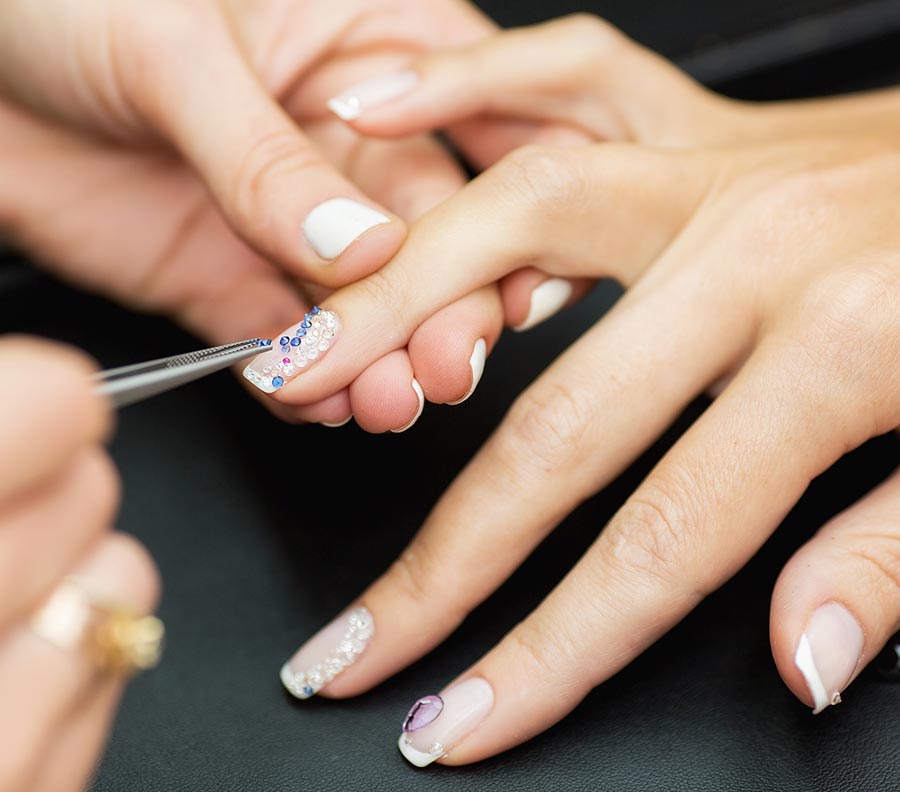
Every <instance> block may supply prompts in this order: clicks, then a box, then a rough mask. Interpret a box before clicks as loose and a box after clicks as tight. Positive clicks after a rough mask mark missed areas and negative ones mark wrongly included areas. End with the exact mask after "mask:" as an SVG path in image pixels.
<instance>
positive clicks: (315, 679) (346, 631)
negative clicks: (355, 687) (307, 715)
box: [281, 607, 375, 699]
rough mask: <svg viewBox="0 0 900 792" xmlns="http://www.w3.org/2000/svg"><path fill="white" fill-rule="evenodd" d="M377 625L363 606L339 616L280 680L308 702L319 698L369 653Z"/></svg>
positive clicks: (298, 655)
mask: <svg viewBox="0 0 900 792" xmlns="http://www.w3.org/2000/svg"><path fill="white" fill-rule="evenodd" d="M374 634H375V623H374V622H373V620H372V614H371V613H369V611H368V610H366V609H365V608H363V607H358V608H352V609H350V610H348V611H345V612H344V613H342V614H341V615H340V616H338V617H337V618H336V619H335V620H334V621H333V622H331V623H330V624H329V625H327V626H326V627H323V628H322V629H321V630H319V632H317V633H316V634H315V635H314V636H313V637H312V638H310V639H309V640H308V641H307V642H306V643H305V644H303V646H301V647H300V649H299V650H298V651H297V653H296V654H295V655H294V656H293V657H292V658H291V659H290V660H288V661H287V662H286V663H285V664H284V666H282V669H281V681H282V683H283V684H284V686H285V687H286V688H287V689H288V691H289V692H290V693H291V695H294V696H296V697H297V698H299V699H308V698H309V697H310V696H314V695H316V693H318V692H319V691H320V690H321V689H322V688H323V687H325V685H327V684H328V683H329V682H331V680H332V679H334V678H335V677H336V676H337V675H338V674H340V673H341V672H342V671H343V670H344V669H345V668H347V667H348V666H351V665H353V664H354V663H355V662H356V660H357V659H358V658H359V656H360V655H361V654H362V653H363V652H365V651H366V647H368V645H369V642H370V641H371V640H372V636H373V635H374Z"/></svg>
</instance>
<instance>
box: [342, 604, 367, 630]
mask: <svg viewBox="0 0 900 792" xmlns="http://www.w3.org/2000/svg"><path fill="white" fill-rule="evenodd" d="M347 623H348V624H349V625H350V627H351V628H353V629H354V630H358V629H360V628H361V627H371V626H372V617H371V616H370V615H369V612H368V611H367V610H366V609H365V608H356V609H355V610H354V611H353V612H352V613H351V614H350V618H349V619H347Z"/></svg>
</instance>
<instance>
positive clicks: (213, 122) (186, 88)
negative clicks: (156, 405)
mask: <svg viewBox="0 0 900 792" xmlns="http://www.w3.org/2000/svg"><path fill="white" fill-rule="evenodd" d="M492 29H493V26H492V25H491V23H490V22H489V21H488V20H486V19H485V18H484V17H483V16H482V15H481V14H480V13H479V12H477V11H476V10H475V9H474V8H473V7H471V6H469V5H468V4H466V3H463V2H459V0H429V2H427V3H422V2H419V0H378V2H375V3H372V2H368V1H364V0H340V1H339V2H332V1H331V0H301V1H299V2H298V1H297V0H262V1H261V2H240V0H200V1H199V2H194V0H158V1H155V2H152V3H144V2H134V1H133V0H79V1H78V2H71V1H70V0H52V2H45V3H42V4H41V5H40V6H36V5H35V4H34V3H33V2H30V0H11V1H10V2H6V3H3V5H2V8H0V91H2V94H3V96H4V99H3V100H2V103H0V228H2V230H3V231H4V232H5V233H6V234H7V236H9V237H11V238H12V239H13V240H14V241H15V242H17V243H18V244H19V245H21V246H22V247H24V248H25V249H26V250H27V251H28V252H29V253H31V254H32V255H33V256H34V257H35V258H37V259H39V260H40V261H42V262H44V263H45V264H47V265H48V266H50V267H51V268H52V269H53V270H54V272H56V273H57V274H60V275H62V276H64V277H66V278H69V279H71V280H74V281H76V282H77V283H79V284H80V285H82V286H87V287H90V288H93V289H95V290H98V291H101V292H103V293H106V294H108V295H111V296H113V297H115V298H117V299H120V300H123V301H125V302H127V303H130V304H133V305H135V306H137V307H138V308H142V309H148V310H153V311H160V312H165V313H168V314H171V315H173V316H174V317H175V318H176V319H177V320H178V321H180V322H181V323H182V324H184V325H185V326H187V327H188V328H189V329H191V330H193V331H195V332H197V333H199V334H200V335H202V336H204V337H206V338H208V339H209V340H210V341H212V342H214V343H224V342H229V341H233V340H235V339H239V338H246V337H253V336H257V335H275V336H276V338H280V336H281V332H282V331H283V330H284V328H285V327H287V326H288V325H289V324H298V323H299V322H300V321H301V320H302V319H303V316H304V314H305V312H306V311H308V310H309V309H310V308H311V307H312V304H313V303H314V302H315V301H317V300H319V299H321V298H322V297H323V296H325V295H326V294H327V293H328V292H329V291H330V290H331V289H332V288H334V287H337V286H341V285H344V284H347V283H350V282H352V281H355V280H357V279H359V278H360V277H362V276H364V275H367V274H369V273H371V272H373V271H375V270H377V269H378V268H379V267H380V266H381V265H382V264H384V262H386V261H387V260H388V259H389V258H390V257H391V256H392V255H393V254H394V253H395V252H396V250H397V248H398V246H399V245H400V244H401V242H402V240H403V238H404V236H405V233H406V227H405V224H404V221H406V220H411V219H415V218H416V217H418V216H419V215H421V214H422V213H423V212H424V211H425V210H427V209H429V208H431V207H432V206H433V205H435V204H436V203H438V202H440V201H441V200H442V199H444V198H446V197H447V196H448V195H450V194H452V193H453V192H455V191H456V190H457V189H458V188H459V187H460V186H461V185H462V184H463V182H464V178H463V175H462V173H461V171H460V169H459V168H458V166H457V165H456V164H455V162H454V160H453V159H452V158H451V157H450V156H449V155H448V154H447V153H446V151H445V150H444V149H443V148H442V147H441V146H440V145H439V144H438V143H437V142H436V141H435V140H434V139H433V138H432V137H430V136H428V135H426V134H423V135H419V136H417V137H413V138H410V139H405V140H403V141H390V142H379V141H364V140H361V139H360V138H359V136H358V135H357V134H356V133H355V132H353V131H352V130H350V129H349V128H347V127H346V126H345V125H344V124H343V123H342V122H340V121H339V120H338V119H337V118H335V117H334V116H333V115H332V114H331V113H329V112H328V110H327V108H326V101H327V99H328V98H329V97H331V96H333V95H334V94H335V93H337V92H338V91H339V90H340V89H341V88H342V87H344V86H346V85H347V84H348V83H351V82H357V81H359V80H360V79H362V78H363V77H370V76H372V75H375V74H379V73H382V72H393V71H395V70H396V69H398V68H401V67H403V65H404V64H406V63H408V62H409V61H410V59H412V58H413V57H416V56H417V55H419V54H420V53H421V52H422V51H425V50H428V49H433V48H434V47H436V46H448V45H459V44H463V43H465V42H471V41H474V40H476V39H478V38H480V37H482V36H484V35H486V34H488V33H489V32H491V30H492ZM540 129H541V127H540V125H529V124H525V125H522V124H515V125H512V124H500V123H492V122H476V123H469V122H462V123H461V124H460V125H459V130H458V134H457V137H458V140H459V143H460V146H461V148H462V149H464V150H465V151H466V152H467V153H468V154H470V156H472V157H473V158H475V159H478V160H479V161H485V162H489V161H491V160H492V159H494V158H496V157H497V156H499V155H500V154H502V153H503V152H504V151H507V150H509V149H510V148H512V147H514V146H515V145H517V144H518V143H519V142H521V141H522V140H524V139H526V138H527V137H528V136H529V135H532V134H533V133H534V132H535V131H540ZM523 299H525V300H527V294H525V295H523ZM501 325H502V316H501V306H500V301H499V298H498V295H497V291H496V289H495V288H494V287H493V286H490V287H487V288H485V289H482V290H481V291H479V292H477V293H475V294H471V295H467V296H465V297H464V298H463V299H462V300H460V301H459V302H458V303H456V304H454V305H452V306H448V307H447V308H446V310H444V311H442V312H440V313H439V314H438V315H436V316H435V317H433V319H432V321H430V322H428V323H424V324H423V326H422V328H421V332H420V333H419V334H418V335H417V337H416V338H414V339H412V340H411V343H410V349H409V352H408V353H407V352H406V351H405V350H400V351H398V352H396V353H395V354H392V355H388V356H387V357H386V358H385V359H384V360H380V361H370V363H371V365H370V366H368V367H367V370H366V371H365V374H364V375H363V376H360V377H359V378H358V381H356V382H355V383H354V385H353V387H352V388H349V387H342V388H341V389H340V390H338V391H336V392H334V393H329V394H326V395H324V396H323V397H322V398H321V399H318V400H317V401H316V402H313V403H307V404H304V405H302V406H298V407H296V408H292V409H290V410H283V409H282V410H280V412H281V413H282V414H283V415H284V416H285V417H286V418H289V419H294V420H300V419H303V420H311V421H321V422H326V423H338V422H341V421H343V420H345V419H347V418H348V417H349V416H350V415H351V413H353V414H354V415H355V417H356V418H357V421H358V422H359V423H360V424H361V425H363V426H364V427H365V428H367V429H370V430H372V431H385V430H388V429H394V430H396V429H400V428H404V427H406V426H408V425H409V424H410V423H411V422H412V421H413V420H414V418H415V417H416V416H417V415H418V412H419V410H420V409H421V407H422V404H423V402H424V399H426V398H427V399H430V400H432V401H436V402H451V401H457V400H459V399H461V398H463V397H465V396H466V395H468V394H469V393H470V392H471V390H472V389H473V388H474V386H475V385H476V384H477V376H476V374H478V373H480V366H481V365H482V364H483V360H484V356H485V354H486V351H487V349H489V348H490V347H491V346H492V344H493V342H494V340H495V339H496V337H497V335H498V334H499V331H500V327H501ZM310 346H312V345H310ZM284 357H285V355H282V356H281V357H280V358H279V360H278V361H277V363H281V361H282V360H283V358H284ZM282 365H283V364H282ZM414 370H415V372H416V374H417V377H416V378H415V379H414V377H413V372H414ZM361 374H362V372H361ZM284 375H285V372H284V371H281V370H279V371H275V372H272V373H271V375H270V376H269V377H268V379H267V383H266V384H267V385H268V386H271V383H272V380H273V379H275V377H276V376H280V377H281V378H282V379H285V378H287V377H286V376H284ZM349 384H350V383H347V385H349ZM267 403H269V404H270V405H271V406H273V407H276V408H277V405H276V403H275V402H271V401H268V400H267Z"/></svg>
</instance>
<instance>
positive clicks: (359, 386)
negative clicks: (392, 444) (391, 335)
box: [349, 349, 424, 434]
mask: <svg viewBox="0 0 900 792" xmlns="http://www.w3.org/2000/svg"><path fill="white" fill-rule="evenodd" d="M416 387H419V390H418V391H417V390H416ZM349 392H350V404H351V407H352V410H353V415H354V417H355V418H356V422H357V424H359V426H360V428H362V429H364V430H365V431H367V432H372V433H374V434H380V433H382V432H397V431H404V430H405V429H408V428H409V427H410V426H412V424H413V423H415V421H416V420H417V419H418V417H419V415H421V411H422V406H423V404H424V398H423V397H420V394H421V387H420V386H419V383H418V382H416V380H415V378H414V376H413V370H412V366H411V364H410V361H409V356H408V355H407V353H406V350H403V349H398V350H395V351H394V352H391V353H389V354H388V355H385V356H384V357H383V358H381V359H380V360H377V361H376V362H375V363H373V364H372V365H371V366H369V367H368V368H367V369H366V370H365V371H364V372H363V373H362V374H360V375H359V376H358V377H357V378H356V380H354V382H353V383H352V384H351V385H350V388H349Z"/></svg>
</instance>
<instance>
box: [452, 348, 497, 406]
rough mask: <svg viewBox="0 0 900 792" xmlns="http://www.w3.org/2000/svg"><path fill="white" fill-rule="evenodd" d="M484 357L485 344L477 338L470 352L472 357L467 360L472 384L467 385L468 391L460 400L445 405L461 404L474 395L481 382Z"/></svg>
mask: <svg viewBox="0 0 900 792" xmlns="http://www.w3.org/2000/svg"><path fill="white" fill-rule="evenodd" d="M486 357H487V344H486V343H485V341H484V339H483V338H479V339H478V340H477V341H476V342H475V348H474V349H473V350H472V357H470V358H469V367H470V368H471V369H472V384H471V385H469V390H467V391H466V393H465V395H464V396H463V397H462V398H461V399H457V400H456V401H452V402H447V404H462V403H463V402H464V401H465V400H466V399H468V398H469V397H470V396H471V395H472V394H473V393H475V388H477V387H478V383H479V382H481V375H482V374H484V361H485V358H486Z"/></svg>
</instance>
